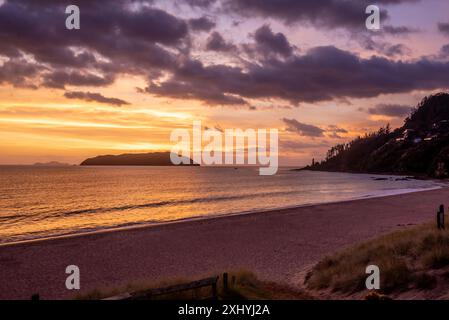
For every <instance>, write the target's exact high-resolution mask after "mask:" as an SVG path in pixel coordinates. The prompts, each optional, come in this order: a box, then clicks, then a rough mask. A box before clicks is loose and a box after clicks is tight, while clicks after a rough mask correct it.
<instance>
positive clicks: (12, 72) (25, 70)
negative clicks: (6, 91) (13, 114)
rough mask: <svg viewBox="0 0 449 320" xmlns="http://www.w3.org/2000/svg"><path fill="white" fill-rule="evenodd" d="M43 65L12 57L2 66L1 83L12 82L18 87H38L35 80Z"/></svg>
mask: <svg viewBox="0 0 449 320" xmlns="http://www.w3.org/2000/svg"><path fill="white" fill-rule="evenodd" d="M40 71H42V67H40V66H38V65H36V64H34V63H30V62H28V61H25V60H22V59H12V60H9V61H7V62H5V63H4V64H3V65H2V66H0V84H3V83H10V84H12V85H14V86H16V87H27V88H33V89H35V88H37V84H36V83H35V81H34V79H33V78H34V77H36V76H37V75H38V74H39V72H40Z"/></svg>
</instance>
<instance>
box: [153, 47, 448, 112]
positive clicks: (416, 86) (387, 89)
mask: <svg viewBox="0 0 449 320" xmlns="http://www.w3.org/2000/svg"><path fill="white" fill-rule="evenodd" d="M448 72H449V63H448V62H438V61H432V60H428V59H426V58H422V59H420V60H417V61H413V62H404V61H391V60H388V59H386V58H380V57H371V58H369V59H362V58H359V57H358V56H356V55H354V54H352V53H350V52H348V51H343V50H340V49H337V48H335V47H332V46H328V47H317V48H313V49H311V50H309V51H308V52H307V53H306V54H304V55H300V56H293V57H291V58H289V59H287V60H276V59H271V60H269V61H260V62H259V63H257V64H252V63H248V65H247V66H246V68H244V69H243V68H241V67H231V66H227V65H207V66H206V65H204V64H203V63H202V62H201V61H198V60H190V59H189V60H186V61H184V62H182V63H181V64H179V65H178V66H177V68H176V70H174V72H173V74H172V76H171V77H170V78H169V79H167V80H166V81H163V82H159V83H158V84H157V85H151V86H150V87H149V88H147V91H148V92H150V93H151V92H155V93H159V94H161V93H164V94H168V95H170V96H171V97H179V98H185V97H189V96H190V97H195V98H196V99H200V100H201V99H202V98H203V97H202V93H206V94H207V95H206V96H205V97H204V99H205V100H208V97H209V95H210V94H211V93H214V95H217V94H219V95H220V96H223V95H232V97H233V99H232V100H233V101H235V98H236V97H241V98H243V99H245V100H247V99H271V98H278V99H283V100H287V101H290V102H291V103H292V104H298V103H300V102H318V101H328V100H333V99H342V98H370V97H376V96H378V95H380V94H388V93H402V92H410V91H413V90H433V89H439V88H445V87H447V86H449V77H447V76H446V74H447V73H448ZM199 88H201V89H199Z"/></svg>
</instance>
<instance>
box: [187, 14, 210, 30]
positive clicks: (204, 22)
mask: <svg viewBox="0 0 449 320" xmlns="http://www.w3.org/2000/svg"><path fill="white" fill-rule="evenodd" d="M189 26H190V28H191V29H192V30H194V31H205V32H209V31H211V30H212V29H213V28H215V22H213V21H212V20H210V19H209V18H207V17H201V18H196V19H190V20H189Z"/></svg>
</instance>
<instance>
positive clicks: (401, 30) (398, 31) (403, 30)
mask: <svg viewBox="0 0 449 320" xmlns="http://www.w3.org/2000/svg"><path fill="white" fill-rule="evenodd" d="M382 31H384V32H386V33H388V34H391V35H398V36H402V35H408V34H410V33H415V32H418V30H416V29H412V28H409V27H406V26H399V27H395V26H390V25H387V26H384V27H382Z"/></svg>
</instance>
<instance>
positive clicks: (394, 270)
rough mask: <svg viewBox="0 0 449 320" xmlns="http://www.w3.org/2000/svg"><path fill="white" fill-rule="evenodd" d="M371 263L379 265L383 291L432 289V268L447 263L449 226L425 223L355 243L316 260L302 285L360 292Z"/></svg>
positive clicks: (344, 291) (433, 274)
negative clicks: (439, 228) (442, 226)
mask: <svg viewBox="0 0 449 320" xmlns="http://www.w3.org/2000/svg"><path fill="white" fill-rule="evenodd" d="M446 221H447V220H446ZM371 264H373V265H377V266H378V267H379V268H380V273H381V277H380V282H381V286H380V287H381V292H383V293H387V294H388V293H392V292H402V291H406V290H409V289H413V288H414V289H418V290H429V289H432V288H434V287H435V286H436V283H437V278H436V276H435V272H433V271H434V270H437V269H441V268H445V267H447V266H449V230H448V229H446V230H438V229H437V228H436V227H435V224H425V225H420V226H417V227H411V228H409V229H407V230H401V231H397V232H394V233H391V234H388V235H385V236H381V237H379V238H376V239H373V240H370V241H367V242H365V243H362V244H360V245H356V246H354V247H352V248H349V249H347V250H344V251H342V252H340V253H337V254H335V255H332V256H329V257H326V258H325V259H323V260H322V261H321V262H319V263H318V264H316V265H315V267H313V269H312V270H311V271H310V272H309V274H308V275H307V277H306V280H305V285H306V287H307V288H308V289H313V290H324V289H330V290H331V291H332V292H340V293H346V294H351V293H356V292H360V291H362V290H364V289H366V287H365V280H366V278H367V274H366V273H365V270H366V267H367V266H368V265H371Z"/></svg>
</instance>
